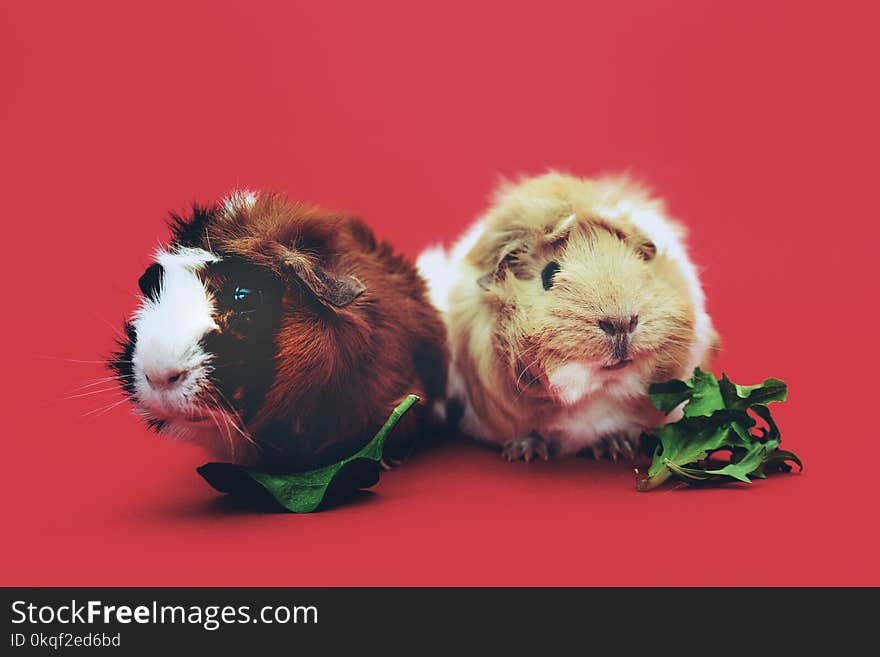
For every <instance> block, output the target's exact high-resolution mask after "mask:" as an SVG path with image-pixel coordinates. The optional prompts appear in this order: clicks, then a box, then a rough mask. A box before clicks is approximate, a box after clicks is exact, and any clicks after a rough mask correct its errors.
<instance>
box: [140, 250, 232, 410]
mask: <svg viewBox="0 0 880 657" xmlns="http://www.w3.org/2000/svg"><path fill="white" fill-rule="evenodd" d="M217 260H218V257H217V256H215V255H214V254H212V253H209V252H208V251H205V250H203V249H191V248H179V249H175V250H173V251H166V250H160V251H159V252H158V253H157V254H156V262H157V263H159V264H160V265H162V269H163V276H162V284H161V286H160V288H159V291H158V294H157V298H156V299H155V300H153V299H144V300H143V303H142V305H141V307H140V308H139V309H138V310H137V311H136V312H135V314H134V317H133V319H132V323H133V325H134V328H135V331H136V334H137V340H136V342H135V347H134V353H133V354H132V365H133V373H134V388H135V394H136V397H137V400H138V402H139V404H140V405H141V406H142V407H143V408H144V409H145V410H146V411H148V412H149V413H150V415H151V416H152V417H155V418H158V419H166V418H175V417H183V416H186V415H188V414H191V413H193V412H194V411H195V410H196V407H195V403H196V399H195V395H196V393H197V392H198V391H199V388H200V382H201V381H202V379H203V377H204V376H205V375H206V374H207V373H208V372H209V367H210V365H209V363H208V355H207V354H206V353H205V352H204V350H203V349H202V348H201V346H200V344H199V342H200V340H201V339H202V338H203V337H204V336H205V335H206V334H207V333H208V332H209V331H212V330H214V329H216V328H217V324H216V323H215V322H214V318H213V312H214V303H213V300H212V299H211V296H210V294H209V293H208V291H207V290H206V289H205V286H204V284H203V283H202V281H201V279H200V278H199V277H198V274H197V272H198V271H199V270H200V269H201V268H202V267H204V266H205V265H206V264H207V263H210V262H216V261H217ZM176 374H180V375H181V376H180V379H179V381H177V382H176V383H175V385H168V386H166V387H164V388H163V387H161V386H158V387H157V386H154V385H150V383H149V382H148V381H147V377H149V378H150V380H152V381H154V382H164V381H167V380H168V378H169V377H170V376H173V375H176Z"/></svg>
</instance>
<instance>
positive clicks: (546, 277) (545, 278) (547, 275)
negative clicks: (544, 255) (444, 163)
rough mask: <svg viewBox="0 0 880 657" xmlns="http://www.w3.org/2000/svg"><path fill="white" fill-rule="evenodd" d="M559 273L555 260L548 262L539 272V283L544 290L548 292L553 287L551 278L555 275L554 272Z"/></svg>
mask: <svg viewBox="0 0 880 657" xmlns="http://www.w3.org/2000/svg"><path fill="white" fill-rule="evenodd" d="M558 271H559V263H558V262H556V261H555V260H554V261H553V262H548V263H547V266H546V267H544V269H543V270H541V283H542V284H543V285H544V289H545V290H549V289H550V288H551V287H553V277H554V276H555V275H556V272H558Z"/></svg>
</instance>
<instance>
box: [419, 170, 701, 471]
mask: <svg viewBox="0 0 880 657" xmlns="http://www.w3.org/2000/svg"><path fill="white" fill-rule="evenodd" d="M684 233H685V231H684V229H683V228H682V227H681V226H680V225H679V224H677V223H676V222H674V221H673V220H671V219H670V218H669V217H667V216H666V212H665V209H664V205H663V203H662V201H660V200H658V199H656V198H653V197H651V196H650V195H649V194H648V193H647V192H646V191H645V190H644V189H643V188H641V187H640V186H638V185H636V184H634V183H633V182H631V181H629V180H628V179H626V178H625V177H609V178H599V179H595V180H590V179H584V178H577V177H574V176H570V175H565V174H561V173H556V172H550V173H547V174H546V175H542V176H538V177H534V178H528V179H525V180H522V181H521V182H519V183H517V184H511V183H504V184H502V186H501V187H500V189H499V190H498V191H497V192H496V195H495V199H494V205H493V207H492V208H491V209H490V210H489V211H488V212H487V213H486V214H485V215H484V216H483V217H482V218H480V219H479V220H478V221H477V222H476V224H475V225H474V226H472V227H471V228H470V229H469V230H468V231H467V232H466V233H465V234H464V236H463V237H462V238H461V239H460V240H459V241H458V243H457V244H456V245H455V246H454V247H453V248H452V249H451V250H450V251H449V252H445V251H444V250H443V249H442V248H433V249H429V250H427V251H425V252H424V253H423V254H422V255H421V256H420V258H419V260H418V266H419V269H420V271H421V272H422V274H423V276H425V278H426V279H427V280H428V282H429V287H430V293H431V298H432V301H433V303H434V304H435V305H436V306H437V307H438V309H439V310H440V311H441V313H442V314H443V316H444V319H445V323H446V328H447V336H448V340H449V345H450V349H451V351H452V361H451V365H450V373H449V383H448V388H447V396H448V399H447V408H449V409H450V411H451V409H452V408H453V404H455V405H457V406H458V408H459V409H460V413H461V419H460V425H459V426H460V428H461V430H462V431H463V432H464V433H466V434H468V435H470V436H471V437H473V438H476V439H478V440H482V441H488V442H491V443H496V444H499V445H501V447H502V456H503V457H504V458H505V459H507V460H518V459H524V460H526V461H530V460H532V459H535V458H542V459H547V458H549V457H550V456H565V455H569V454H575V453H578V452H581V451H582V450H589V451H590V452H592V454H593V455H595V456H596V457H597V458H598V457H599V456H601V455H603V454H604V455H607V456H610V457H611V458H614V459H616V458H617V457H618V456H627V457H632V456H633V455H634V454H635V452H636V449H637V446H638V444H639V438H640V435H641V434H642V433H643V432H644V431H646V430H649V429H651V428H653V427H656V426H657V425H659V424H662V423H663V422H665V421H668V420H669V419H670V418H667V417H665V416H664V415H663V414H661V413H660V412H658V411H657V410H656V409H654V407H653V406H652V404H651V402H650V399H649V398H648V394H647V393H648V386H649V385H650V384H651V383H652V382H657V381H665V380H668V379H671V378H682V377H687V376H689V375H690V373H691V371H692V370H693V368H694V367H695V366H697V365H702V366H704V367H708V366H709V365H710V364H711V359H712V357H713V355H714V353H715V351H716V350H717V346H718V336H717V334H716V333H715V331H714V329H713V327H712V321H711V320H710V318H709V316H708V314H707V313H706V307H705V299H704V294H703V291H702V288H701V286H700V281H699V277H698V274H697V269H696V267H695V266H694V264H693V263H692V262H691V260H690V259H689V258H688V255H687V252H686V250H685V247H684V244H683V237H684ZM441 412H442V411H441Z"/></svg>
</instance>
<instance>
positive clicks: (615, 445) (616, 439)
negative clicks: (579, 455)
mask: <svg viewBox="0 0 880 657" xmlns="http://www.w3.org/2000/svg"><path fill="white" fill-rule="evenodd" d="M591 450H592V453H593V458H595V459H596V460H599V459H600V458H602V456H603V454H605V455H607V456H608V458H610V459H611V460H612V461H615V462H616V461H617V459H619V458H625V459H629V460H630V461H634V460H635V458H636V454H638V453H639V442H638V438H631V437H630V436H628V435H626V434H622V433H616V434H612V435H610V436H604V437H603V438H601V439H600V440H599V442H597V443H596V444H595V445H593V446H592V447H591Z"/></svg>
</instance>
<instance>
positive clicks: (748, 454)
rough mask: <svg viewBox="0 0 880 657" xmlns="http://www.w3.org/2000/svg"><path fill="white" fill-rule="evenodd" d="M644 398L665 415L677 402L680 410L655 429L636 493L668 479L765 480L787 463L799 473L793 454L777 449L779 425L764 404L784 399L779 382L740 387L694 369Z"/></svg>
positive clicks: (783, 388)
mask: <svg viewBox="0 0 880 657" xmlns="http://www.w3.org/2000/svg"><path fill="white" fill-rule="evenodd" d="M649 394H650V397H651V402H652V403H653V404H654V406H656V407H657V408H658V409H659V410H661V411H663V412H664V413H666V414H669V413H670V412H672V411H673V410H674V409H676V408H678V407H679V406H680V405H681V404H684V408H683V416H682V418H681V419H680V420H679V421H678V422H673V423H671V424H667V425H665V426H662V427H660V428H658V429H657V431H656V435H657V438H658V439H659V444H658V446H657V448H656V450H655V451H654V459H653V461H652V463H651V466H650V467H649V468H648V473H647V475H646V476H645V475H640V476H639V479H638V489H639V490H642V491H646V490H651V489H653V488H656V487H657V486H659V485H660V484H662V483H663V482H664V481H666V480H667V479H669V478H670V477H676V478H678V479H680V480H682V481H685V482H688V483H700V482H708V481H732V480H736V481H742V482H745V483H750V481H751V480H752V479H755V478H758V479H763V478H765V477H766V476H767V475H766V473H767V471H768V470H772V469H776V470H785V471H788V470H791V466H789V465H788V462H793V463H796V464H797V465H798V467H799V468H800V469H801V470H803V464H802V463H801V461H800V459H799V458H798V457H797V456H796V455H795V454H794V453H792V452H788V451H785V450H781V449H779V443H780V434H779V427H778V426H777V425H776V422H775V421H774V420H773V416H772V415H771V413H770V409H769V408H768V406H767V404H769V403H770V402H776V401H785V398H786V396H787V394H788V389H787V388H786V385H785V383H784V382H783V381H780V380H779V379H767V380H765V381H764V382H763V383H761V384H758V385H754V386H740V385H736V384H735V383H733V382H732V381H731V380H730V379H728V378H727V375H726V374H722V375H721V380H720V381H719V380H718V379H716V378H715V377H714V376H713V375H712V374H711V373H710V372H703V371H702V370H701V369H700V368H697V369H695V370H694V374H693V376H692V377H691V378H690V379H688V380H687V381H679V380H677V379H676V380H672V381H668V382H666V383H657V384H654V385H652V386H651V388H650V390H649ZM756 418H757V419H756ZM758 420H761V421H762V422H763V423H764V424H766V427H763V426H759V422H758ZM722 453H727V454H729V460H728V461H726V462H725V461H722V460H719V459H718V458H712V457H713V455H714V456H717V455H719V454H722Z"/></svg>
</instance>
